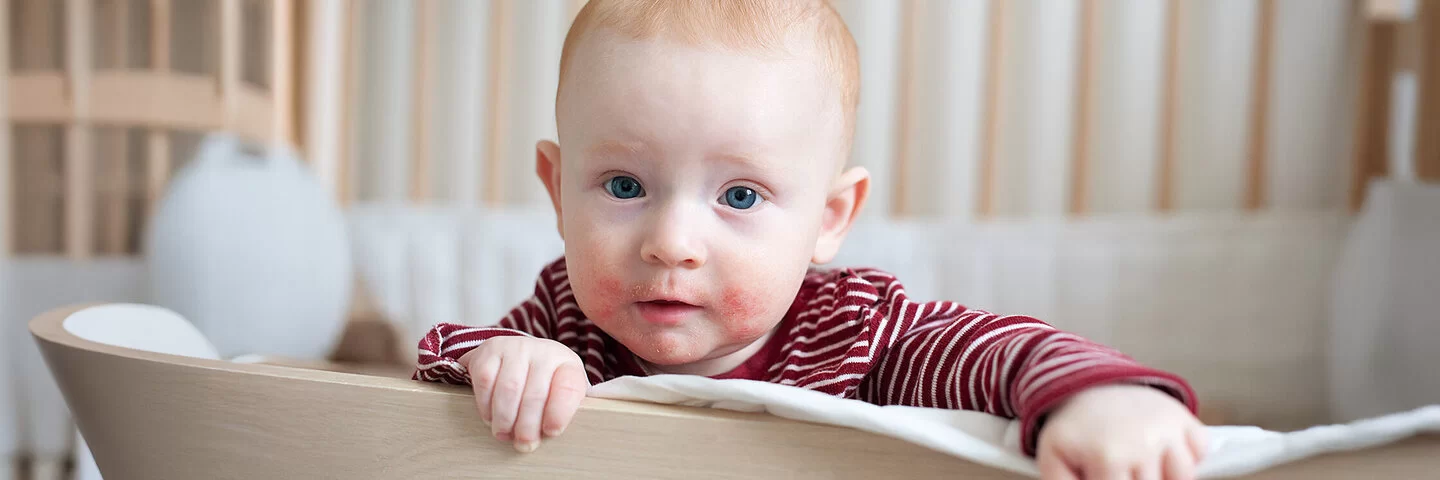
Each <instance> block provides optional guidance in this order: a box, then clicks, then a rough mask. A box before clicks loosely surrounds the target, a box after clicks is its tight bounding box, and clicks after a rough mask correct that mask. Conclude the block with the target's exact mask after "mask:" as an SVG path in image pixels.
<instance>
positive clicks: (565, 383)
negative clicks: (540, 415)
mask: <svg viewBox="0 0 1440 480" xmlns="http://www.w3.org/2000/svg"><path fill="white" fill-rule="evenodd" d="M589 386H590V380H589V379H588V378H586V376H585V369H584V368H582V367H581V366H580V364H577V363H564V364H561V365H560V367H559V368H557V369H555V377H554V378H553V379H551V380H550V401H549V402H547V403H546V404H545V419H544V423H543V424H542V426H543V431H544V433H545V436H547V437H556V436H559V435H560V434H561V433H564V432H565V427H566V426H568V425H570V419H571V418H573V417H574V416H575V411H576V410H578V409H579V408H580V401H581V400H584V399H585V392H586V390H587V389H588V387H589Z"/></svg>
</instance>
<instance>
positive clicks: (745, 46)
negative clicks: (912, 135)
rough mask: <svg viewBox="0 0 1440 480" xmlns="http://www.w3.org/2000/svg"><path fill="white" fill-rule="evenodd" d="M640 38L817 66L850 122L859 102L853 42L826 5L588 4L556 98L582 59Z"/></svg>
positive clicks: (598, 0) (575, 28)
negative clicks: (620, 43) (613, 44)
mask: <svg viewBox="0 0 1440 480" xmlns="http://www.w3.org/2000/svg"><path fill="white" fill-rule="evenodd" d="M637 40H640V41H643V40H655V41H663V42H669V43H674V44H678V45H685V46H692V47H698V48H709V49H720V50H727V51H730V52H733V53H740V54H746V55H757V56H765V57H776V56H788V57H790V58H791V59H792V60H797V61H807V62H813V63H814V64H815V65H817V66H819V68H820V70H821V71H823V72H825V74H826V78H825V79H824V80H825V81H826V82H827V83H829V84H831V85H833V86H835V87H837V88H836V89H835V92H837V93H838V95H839V100H840V104H841V106H842V110H844V111H845V113H846V115H847V119H848V118H850V117H852V116H853V113H854V108H855V105H856V103H857V101H858V98H859V61H858V58H857V55H858V53H857V51H856V49H855V45H854V40H853V38H852V37H851V36H850V33H849V30H848V29H847V28H846V27H845V24H844V21H843V20H842V19H841V18H840V15H839V14H838V13H837V12H836V11H835V10H834V9H833V8H832V7H831V6H830V5H829V3H828V2H826V1H824V0H714V1H707V0H667V1H661V2H655V1H641V0H590V1H589V2H587V3H586V5H585V7H584V8H582V9H581V11H580V13H579V14H578V15H577V16H576V18H575V21H574V23H573V24H572V25H571V27H570V31H569V33H568V34H567V36H566V38H565V44H564V47H563V49H562V51H561V58H560V79H559V92H557V97H558V96H563V94H564V91H565V89H566V88H569V86H570V85H569V84H570V83H572V80H574V79H573V78H571V77H572V76H571V75H567V74H568V73H569V70H570V69H571V67H572V64H573V63H575V62H576V60H577V58H576V57H577V56H580V57H586V56H592V55H598V56H602V57H603V56H604V55H605V54H604V53H603V52H605V51H606V48H605V47H607V46H608V45H607V43H614V42H626V41H637ZM588 60H596V59H595V58H590V59H588ZM575 83H580V82H575ZM847 123H849V122H848V120H847Z"/></svg>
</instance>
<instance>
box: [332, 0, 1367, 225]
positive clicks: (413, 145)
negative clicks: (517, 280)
mask: <svg viewBox="0 0 1440 480" xmlns="http://www.w3.org/2000/svg"><path fill="white" fill-rule="evenodd" d="M833 3H834V5H835V7H836V8H837V10H838V11H839V12H840V13H841V15H842V17H844V19H845V20H846V22H847V24H848V26H849V28H850V30H851V32H852V34H853V35H854V36H855V38H856V42H857V43H858V45H859V49H860V56H861V68H862V72H861V80H862V94H861V105H860V107H859V112H858V113H859V119H858V122H857V132H856V139H855V147H854V150H853V154H852V162H853V163H854V164H857V165H863V166H865V167H867V168H868V169H869V170H870V171H871V172H872V173H873V174H874V176H875V184H874V190H873V197H872V201H871V203H870V204H869V206H868V208H867V210H866V216H867V217H870V218H875V217H895V216H921V217H943V218H950V219H960V220H967V219H980V218H1016V217H1052V216H1053V217H1059V216H1073V215H1084V214H1123V213H1143V212H1167V211H1240V210H1266V209H1292V210H1293V209H1328V208H1339V207H1342V206H1344V202H1345V198H1346V190H1345V186H1346V185H1347V184H1348V175H1349V171H1348V170H1349V167H1348V154H1347V148H1348V146H1349V145H1348V143H1347V142H1348V140H1347V139H1348V136H1347V135H1346V133H1347V132H1349V131H1350V130H1351V129H1352V126H1351V123H1350V122H1351V121H1352V120H1351V115H1350V110H1351V107H1350V104H1351V102H1350V100H1349V99H1350V94H1349V92H1350V91H1351V90H1352V89H1353V85H1352V82H1351V81H1350V80H1349V79H1350V78H1351V77H1352V76H1353V75H1351V74H1350V70H1349V68H1348V66H1349V65H1351V64H1352V61H1351V58H1352V57H1351V56H1352V55H1353V54H1354V53H1353V52H1352V51H1351V50H1350V37H1351V34H1352V31H1351V30H1352V27H1351V23H1350V22H1351V18H1352V15H1354V14H1355V10H1354V7H1353V5H1352V3H1353V2H1350V1H1348V0H1213V1H1189V0H1169V1H1153V0H967V1H951V0H897V1H881V2H876V1H864V0H835V1H834V2H833ZM582 4H583V0H582V1H576V0H536V1H516V0H489V1H478V2H476V1H465V0H421V1H417V2H388V1H379V0H356V1H355V2H354V8H355V9H356V12H355V15H354V17H355V18H354V23H353V28H352V31H351V34H350V38H349V39H348V40H349V41H351V42H354V44H355V47H354V49H353V51H352V52H351V55H352V59H353V60H355V61H356V63H357V65H356V66H355V67H354V68H353V69H352V70H351V71H350V74H351V75H355V76H356V78H354V79H351V80H349V81H350V82H353V84H354V85H353V88H352V89H351V91H350V94H349V101H350V102H353V104H354V105H353V106H352V110H351V111H353V112H354V116H353V118H352V119H351V120H350V121H351V125H350V126H349V128H350V129H351V141H350V143H351V146H350V148H349V149H348V150H349V151H350V152H352V154H351V157H353V158H351V159H349V160H347V161H353V162H354V165H353V167H352V168H350V169H348V172H349V173H348V174H347V177H346V178H345V179H344V182H346V183H348V184H349V185H350V188H351V190H352V191H351V194H350V195H351V200H352V201H385V202H402V201H420V202H437V203H458V204H486V205H523V206H535V205H543V204H544V202H545V197H544V193H543V190H542V189H541V186H540V184H539V182H538V181H537V180H536V179H535V178H534V175H533V162H534V144H535V142H536V141H537V140H540V139H550V138H555V119H554V108H553V105H554V103H553V102H554V91H555V86H556V82H557V79H556V75H557V73H558V59H559V54H560V47H561V42H562V40H563V38H564V35H565V32H566V29H567V28H568V25H569V22H570V21H571V20H572V19H573V18H574V14H575V12H576V11H577V10H578V8H579V7H580V6H581V5H582ZM417 125H418V126H420V127H418V128H417ZM337 181H338V180H337Z"/></svg>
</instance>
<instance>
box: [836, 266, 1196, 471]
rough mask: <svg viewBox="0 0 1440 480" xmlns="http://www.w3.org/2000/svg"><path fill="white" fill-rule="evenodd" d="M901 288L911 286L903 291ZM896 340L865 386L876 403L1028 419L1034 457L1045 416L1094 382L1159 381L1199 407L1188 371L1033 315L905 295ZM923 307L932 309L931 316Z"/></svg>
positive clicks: (890, 334) (1024, 427)
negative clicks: (1142, 359)
mask: <svg viewBox="0 0 1440 480" xmlns="http://www.w3.org/2000/svg"><path fill="white" fill-rule="evenodd" d="M900 295H903V294H900ZM892 305H897V306H899V307H900V308H895V309H893V310H894V311H895V312H899V313H894V314H892V317H903V316H907V315H908V316H912V317H914V318H913V320H910V321H906V320H907V319H905V318H892V319H891V321H890V322H889V325H904V327H894V328H891V329H890V330H889V331H881V332H877V333H876V335H877V337H878V338H877V342H876V343H878V344H880V345H886V344H888V345H889V348H888V349H886V350H885V351H884V352H883V353H882V352H876V354H877V355H878V356H880V358H878V363H877V364H876V365H875V368H874V369H873V370H872V371H871V372H870V374H869V375H868V376H867V378H866V381H865V383H864V384H862V385H861V388H860V392H859V393H860V395H861V397H862V398H863V399H865V400H867V401H870V402H872V403H877V404H882V405H885V404H900V405H912V406H924V407H939V408H954V409H967V410H978V411H983V412H986V413H990V414H993V415H1000V416H1004V417H1009V418H1018V419H1020V421H1021V447H1022V449H1023V450H1024V452H1025V453H1026V454H1027V455H1034V454H1035V453H1036V448H1037V444H1038V432H1039V429H1040V426H1041V423H1042V422H1043V421H1044V419H1045V418H1046V415H1047V414H1049V413H1051V411H1052V410H1053V409H1054V408H1055V407H1056V406H1058V405H1060V404H1061V403H1062V402H1064V401H1065V400H1067V399H1069V398H1071V397H1072V396H1074V395H1075V394H1077V393H1080V392H1082V391H1085V390H1088V389H1091V388H1092V387H1096V386H1100V385H1108V384H1116V383H1128V384H1140V385H1149V386H1153V387H1158V388H1159V389H1160V391H1162V392H1164V393H1166V394H1168V395H1170V396H1171V397H1173V398H1175V399H1176V400H1178V401H1180V402H1181V403H1182V404H1183V406H1184V407H1185V408H1187V409H1189V410H1190V411H1191V413H1193V412H1194V410H1195V408H1196V406H1195V395H1194V392H1193V391H1192V390H1191V388H1190V386H1189V385H1188V384H1187V383H1186V382H1185V381H1184V379H1182V378H1180V377H1178V376H1176V375H1174V374H1171V373H1168V372H1164V371H1160V370H1157V369H1153V368H1149V367H1146V366H1144V365H1141V364H1140V363H1138V362H1136V361H1135V360H1133V359H1131V358H1130V357H1128V356H1126V355H1124V354H1122V353H1120V352H1118V351H1115V350H1113V349H1111V348H1109V347H1105V346H1103V345H1100V344H1097V343H1094V342H1091V341H1088V340H1085V339H1083V338H1081V337H1079V336H1076V335H1073V334H1070V333H1066V332H1062V331H1059V330H1056V329H1055V328H1054V327H1051V326H1050V325H1047V324H1045V323H1044V322H1041V321H1040V320H1037V319H1035V318H1032V317H1026V316H1000V315H995V314H992V313H989V312H984V311H980V310H969V309H966V308H964V307H961V306H959V305H957V304H953V303H949V302H937V303H930V304H924V305H917V304H913V303H909V302H907V301H904V300H903V299H901V300H900V301H899V302H898V303H895V304H892ZM925 312H931V313H929V314H926V313H925Z"/></svg>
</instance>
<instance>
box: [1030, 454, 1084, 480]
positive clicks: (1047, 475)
mask: <svg viewBox="0 0 1440 480" xmlns="http://www.w3.org/2000/svg"><path fill="white" fill-rule="evenodd" d="M1035 463H1036V467H1037V468H1039V469H1040V480H1079V478H1080V477H1078V476H1076V475H1075V471H1074V470H1072V469H1071V468H1070V465H1068V464H1066V462H1065V459H1064V458H1062V457H1061V456H1060V455H1059V454H1058V453H1056V452H1055V451H1054V450H1044V451H1041V452H1040V454H1039V455H1037V456H1036V459H1035Z"/></svg>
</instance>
